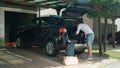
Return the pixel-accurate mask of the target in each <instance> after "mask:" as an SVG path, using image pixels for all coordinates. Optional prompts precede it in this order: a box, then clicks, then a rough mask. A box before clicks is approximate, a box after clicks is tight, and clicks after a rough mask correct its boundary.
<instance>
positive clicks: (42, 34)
mask: <svg viewBox="0 0 120 68" xmlns="http://www.w3.org/2000/svg"><path fill="white" fill-rule="evenodd" d="M47 19H49V18H48V17H43V18H40V19H39V23H38V24H37V27H36V28H34V40H35V41H36V42H37V43H39V44H44V42H45V41H44V40H45V38H46V35H47V33H48V30H47V29H48V28H49V26H50V25H49V24H48V22H47V21H46V20H47Z"/></svg>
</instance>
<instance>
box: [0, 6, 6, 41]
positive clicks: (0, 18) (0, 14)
mask: <svg viewBox="0 0 120 68" xmlns="http://www.w3.org/2000/svg"><path fill="white" fill-rule="evenodd" d="M4 29H5V27H4V10H2V9H1V8H0V38H2V39H3V40H4V35H5V34H4Z"/></svg>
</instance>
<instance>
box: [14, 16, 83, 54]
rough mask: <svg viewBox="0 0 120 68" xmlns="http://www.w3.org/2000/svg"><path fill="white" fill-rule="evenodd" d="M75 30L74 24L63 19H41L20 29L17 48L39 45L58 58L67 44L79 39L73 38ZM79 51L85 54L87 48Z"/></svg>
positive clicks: (51, 17) (45, 17)
mask: <svg viewBox="0 0 120 68" xmlns="http://www.w3.org/2000/svg"><path fill="white" fill-rule="evenodd" d="M75 30H76V26H75V25H74V23H73V22H72V21H69V20H66V19H64V18H62V17H59V16H53V15H50V16H44V17H39V18H36V19H34V20H33V21H31V22H30V23H27V24H24V25H21V26H20V27H19V30H18V33H17V36H16V47H17V48H24V47H31V46H32V45H37V46H40V47H44V48H45V50H46V53H47V54H48V55H50V56H56V55H57V54H58V52H59V51H60V50H62V49H65V48H66V43H70V42H71V41H72V40H76V39H77V38H74V37H73V36H72V35H73V33H74V32H75ZM82 44H84V42H82ZM79 49H80V50H79V51H82V52H83V51H84V50H85V47H84V46H83V47H81V48H79Z"/></svg>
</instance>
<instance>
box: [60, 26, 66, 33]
mask: <svg viewBox="0 0 120 68" xmlns="http://www.w3.org/2000/svg"><path fill="white" fill-rule="evenodd" d="M59 32H60V33H65V32H67V30H66V28H65V27H62V28H59Z"/></svg>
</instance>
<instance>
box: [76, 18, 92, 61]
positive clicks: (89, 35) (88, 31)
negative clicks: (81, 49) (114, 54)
mask: <svg viewBox="0 0 120 68" xmlns="http://www.w3.org/2000/svg"><path fill="white" fill-rule="evenodd" d="M78 22H79V23H78ZM78 22H77V31H76V34H75V35H78V34H79V32H80V30H81V31H83V32H84V33H85V38H86V44H87V48H88V58H87V59H86V60H93V56H92V44H93V41H94V32H93V31H92V29H91V28H90V27H89V26H88V25H87V24H85V23H83V20H82V19H80V20H79V21H78Z"/></svg>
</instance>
